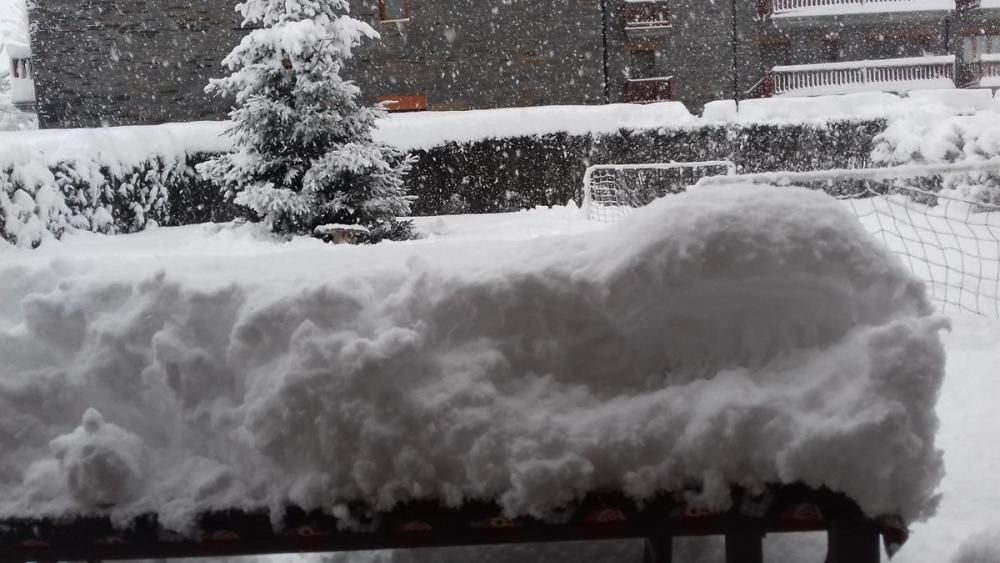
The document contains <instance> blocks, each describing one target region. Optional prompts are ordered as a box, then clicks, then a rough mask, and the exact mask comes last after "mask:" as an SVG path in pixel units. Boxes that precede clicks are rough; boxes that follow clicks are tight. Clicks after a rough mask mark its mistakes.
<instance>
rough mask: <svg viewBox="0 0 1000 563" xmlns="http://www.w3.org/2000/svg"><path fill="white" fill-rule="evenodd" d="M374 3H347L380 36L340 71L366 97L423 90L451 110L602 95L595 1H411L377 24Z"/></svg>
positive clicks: (433, 104) (436, 106) (434, 103)
mask: <svg viewBox="0 0 1000 563" xmlns="http://www.w3.org/2000/svg"><path fill="white" fill-rule="evenodd" d="M377 12H378V8H377V2H375V1H374V0H364V1H363V2H358V3H357V5H356V6H355V7H354V9H353V13H354V15H355V16H356V17H360V18H361V19H362V20H364V21H367V22H369V23H370V24H371V25H372V26H373V27H375V28H376V29H377V30H378V31H379V32H380V33H381V34H382V40H381V41H380V42H378V43H374V44H371V45H369V46H367V47H366V48H364V49H361V50H360V51H359V54H358V57H357V60H356V61H354V64H352V65H351V67H350V69H349V70H348V73H347V74H348V76H350V77H351V78H352V79H354V80H356V81H357V82H358V84H359V85H360V86H361V88H362V92H363V93H364V96H365V97H366V98H367V99H368V100H369V101H374V100H376V99H378V98H379V97H380V96H395V95H401V96H426V97H427V101H428V104H429V109H432V110H455V109H480V108H495V107H511V106H535V105H549V104H595V103H603V102H604V69H603V39H602V35H601V30H602V23H601V20H602V17H601V9H600V0H545V1H538V0H449V1H447V2H443V1H430V0H412V1H411V18H410V20H409V21H405V22H395V23H389V22H387V23H382V22H380V21H379V18H378V14H377Z"/></svg>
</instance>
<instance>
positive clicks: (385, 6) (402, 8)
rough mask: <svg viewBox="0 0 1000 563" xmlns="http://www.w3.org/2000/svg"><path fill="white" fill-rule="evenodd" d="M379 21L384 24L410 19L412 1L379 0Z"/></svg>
mask: <svg viewBox="0 0 1000 563" xmlns="http://www.w3.org/2000/svg"><path fill="white" fill-rule="evenodd" d="M378 14H379V19H380V20H382V21H384V22H391V21H403V20H408V19H410V0H379V1H378Z"/></svg>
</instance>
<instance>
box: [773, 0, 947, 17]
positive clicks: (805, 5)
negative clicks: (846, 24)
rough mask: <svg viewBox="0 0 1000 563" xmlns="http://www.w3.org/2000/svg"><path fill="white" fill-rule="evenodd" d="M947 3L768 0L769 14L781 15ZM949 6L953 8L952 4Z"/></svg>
mask: <svg viewBox="0 0 1000 563" xmlns="http://www.w3.org/2000/svg"><path fill="white" fill-rule="evenodd" d="M948 3H949V0H770V13H771V14H774V15H782V14H790V13H797V12H809V11H820V12H824V13H828V12H833V13H839V12H856V11H862V10H871V11H879V12H891V11H895V10H912V9H914V8H920V7H926V8H929V9H933V8H939V9H940V8H942V7H944V6H946V5H948ZM951 5H952V7H954V3H952V4H951ZM766 11H767V10H765V12H766Z"/></svg>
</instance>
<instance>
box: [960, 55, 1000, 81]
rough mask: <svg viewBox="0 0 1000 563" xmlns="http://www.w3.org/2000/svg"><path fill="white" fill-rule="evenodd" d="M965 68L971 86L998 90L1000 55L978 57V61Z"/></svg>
mask: <svg viewBox="0 0 1000 563" xmlns="http://www.w3.org/2000/svg"><path fill="white" fill-rule="evenodd" d="M966 67H967V68H968V69H969V74H971V77H972V84H970V85H971V86H978V87H980V88H1000V54H989V55H980V57H979V60H977V61H976V62H974V63H969V64H967V65H966Z"/></svg>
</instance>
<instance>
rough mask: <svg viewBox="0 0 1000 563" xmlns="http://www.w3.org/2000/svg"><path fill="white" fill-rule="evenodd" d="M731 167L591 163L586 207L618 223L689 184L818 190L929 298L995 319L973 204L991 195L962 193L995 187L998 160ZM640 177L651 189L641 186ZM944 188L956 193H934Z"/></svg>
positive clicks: (985, 212)
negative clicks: (760, 169) (845, 208)
mask: <svg viewBox="0 0 1000 563" xmlns="http://www.w3.org/2000/svg"><path fill="white" fill-rule="evenodd" d="M658 166H669V168H663V169H660V168H658ZM713 169H714V173H713ZM720 170H721V172H720ZM733 170H734V168H733V167H732V165H731V163H726V162H713V163H676V164H672V165H640V166H630V165H619V166H599V167H592V168H591V169H589V170H588V171H587V172H588V181H586V182H585V188H586V190H587V191H586V195H587V198H585V202H586V203H587V204H589V205H585V208H586V213H587V216H588V217H589V218H590V219H593V220H598V221H605V222H614V221H618V220H620V219H621V218H623V217H625V216H626V215H627V214H628V213H629V212H631V211H632V210H634V209H635V208H637V207H641V206H643V205H646V204H648V203H649V202H650V201H652V200H653V199H655V198H656V197H660V196H663V195H666V194H669V193H677V192H681V191H684V190H685V189H686V186H687V185H690V184H692V183H694V182H695V181H696V182H697V184H696V186H695V187H694V188H692V189H697V188H698V187H701V186H707V185H724V184H730V185H738V184H750V183H766V184H774V185H798V186H808V187H813V188H816V189H821V190H824V191H827V192H828V193H831V195H834V196H836V197H838V198H839V199H842V200H843V201H844V202H845V204H846V205H849V206H850V207H851V209H852V210H853V211H854V213H855V215H857V216H858V218H859V219H860V220H861V222H862V223H863V224H864V225H865V227H866V228H867V229H868V230H869V232H871V233H872V234H873V235H874V236H876V237H877V238H878V239H879V240H881V241H882V242H883V243H884V244H885V245H886V246H887V247H888V248H889V249H891V250H892V251H893V252H894V253H895V254H897V255H899V256H900V257H901V258H902V259H903V261H904V262H905V263H906V264H907V265H908V266H909V268H910V269H911V270H912V271H913V273H915V274H916V275H918V276H920V277H921V278H922V279H924V280H926V281H927V282H928V286H929V288H930V291H931V296H932V299H933V300H934V302H935V303H936V304H937V305H938V307H939V308H940V309H941V310H942V311H959V312H968V313H973V314H977V315H983V316H987V317H992V318H1000V206H997V205H994V204H990V203H984V202H983V201H979V199H984V200H990V198H980V197H977V198H976V200H975V201H973V200H971V199H970V196H967V195H962V194H967V193H977V192H978V193H980V194H982V193H983V189H981V188H983V187H984V185H985V184H986V183H990V182H993V183H1000V182H997V179H998V178H1000V158H997V159H993V160H988V161H982V162H971V163H962V164H941V165H914V166H898V167H892V168H870V169H854V170H820V171H814V172H775V173H766V174H746V175H741V176H736V175H733ZM679 171H681V172H679ZM681 173H692V176H695V177H694V181H691V182H685V180H687V179H688V178H685V177H684V176H681V175H680V174H681ZM659 174H673V176H663V177H660V176H657V175H659ZM699 178H700V179H699ZM643 182H650V183H651V184H652V185H651V186H648V187H643V185H642V183H643ZM928 186H930V187H933V190H929V189H926V188H927V187H928ZM942 187H946V188H957V190H956V189H947V190H943V191H938V190H940V189H941V188H942ZM998 189H1000V188H998ZM991 201H996V199H995V198H994V199H991Z"/></svg>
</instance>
